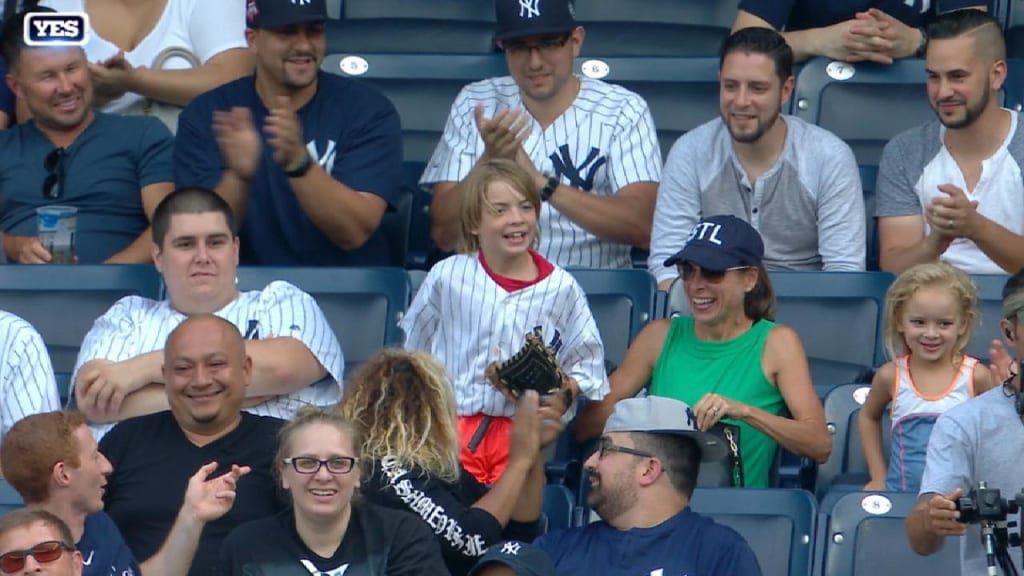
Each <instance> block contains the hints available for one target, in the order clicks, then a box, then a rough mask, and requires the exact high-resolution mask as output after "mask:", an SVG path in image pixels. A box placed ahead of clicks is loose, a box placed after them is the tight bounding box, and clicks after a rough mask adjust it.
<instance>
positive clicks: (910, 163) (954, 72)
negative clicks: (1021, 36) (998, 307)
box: [875, 10, 1024, 274]
mask: <svg viewBox="0 0 1024 576" xmlns="http://www.w3.org/2000/svg"><path fill="white" fill-rule="evenodd" d="M928 38H929V40H928V46H927V50H926V55H925V66H926V68H927V73H928V84H927V86H928V101H929V103H930V104H931V106H932V108H933V109H934V110H935V114H936V116H937V118H938V119H937V121H932V122H929V123H927V124H925V125H923V126H918V127H915V128H911V129H910V130H907V131H906V132H903V133H902V134H900V135H898V136H896V137H895V138H893V139H892V140H891V141H890V142H889V143H888V144H887V145H886V147H885V151H884V152H883V153H882V162H881V165H880V167H879V172H878V187H877V191H876V194H877V204H876V209H875V215H876V216H877V217H878V232H879V242H880V246H881V254H880V256H881V266H882V269H883V270H887V271H890V272H896V273H899V272H902V271H903V270H906V269H907V268H909V267H911V266H913V265H914V264H918V263H921V262H931V261H935V260H942V261H945V262H948V263H950V264H952V265H954V266H956V267H958V268H960V269H961V270H963V271H965V272H968V273H971V274H999V273H1003V272H1004V271H1005V272H1016V271H1017V270H1020V269H1021V267H1024V236H1022V234H1024V180H1022V178H1021V168H1022V166H1024V130H1021V123H1022V118H1021V116H1020V114H1019V113H1018V112H1016V111H1014V110H1007V109H1004V108H1002V107H1000V105H999V90H1000V88H1002V86H1003V82H1004V81H1005V80H1006V61H1005V58H1006V43H1005V41H1004V38H1003V33H1002V29H1001V28H1000V27H999V21H998V20H996V19H995V18H993V17H992V16H990V15H989V14H987V13H985V12H982V11H979V10H958V11H955V12H950V13H948V14H943V15H942V16H940V17H938V18H936V19H935V20H934V21H933V22H932V24H931V25H929V27H928ZM1018 132H1019V133H1018Z"/></svg>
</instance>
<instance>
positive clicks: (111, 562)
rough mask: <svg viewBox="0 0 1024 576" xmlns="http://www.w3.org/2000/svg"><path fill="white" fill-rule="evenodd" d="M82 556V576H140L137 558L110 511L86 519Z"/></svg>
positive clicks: (80, 545)
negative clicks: (108, 514)
mask: <svg viewBox="0 0 1024 576" xmlns="http://www.w3.org/2000/svg"><path fill="white" fill-rule="evenodd" d="M77 546H78V550H79V552H81V553H82V564H83V566H82V576H140V575H141V574H142V571H141V570H140V569H139V563H138V562H136V561H135V556H134V555H133V554H132V551H131V550H130V549H129V548H128V545H127V544H125V542H124V538H122V537H121V531H120V530H118V529H117V525H115V524H114V521H113V520H112V519H111V518H110V516H107V513H106V512H96V513H95V514H90V515H88V516H86V517H85V530H84V531H83V533H82V539H81V540H79V541H78V545H77Z"/></svg>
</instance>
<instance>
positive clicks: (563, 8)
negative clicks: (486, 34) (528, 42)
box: [494, 0, 576, 41]
mask: <svg viewBox="0 0 1024 576" xmlns="http://www.w3.org/2000/svg"><path fill="white" fill-rule="evenodd" d="M494 12H495V15H496V16H497V19H498V31H497V32H495V34H494V40H495V41H501V40H509V39H512V38H523V37H526V36H539V35H542V34H562V33H565V32H572V30H573V29H574V28H576V11H575V8H574V7H573V0H497V2H495V4H494Z"/></svg>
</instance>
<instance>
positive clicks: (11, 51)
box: [0, 9, 173, 264]
mask: <svg viewBox="0 0 1024 576" xmlns="http://www.w3.org/2000/svg"><path fill="white" fill-rule="evenodd" d="M32 11H33V12H44V11H49V12H52V10H48V9H34V10H32ZM26 14H27V12H19V13H17V14H14V15H12V16H10V17H9V18H7V20H6V21H5V22H4V30H3V56H4V59H5V60H6V61H7V65H8V66H9V70H8V73H7V75H6V81H7V85H8V87H10V89H11V91H12V92H13V93H14V94H15V95H16V96H17V97H18V99H19V100H20V101H22V102H24V104H25V107H26V108H27V109H28V110H29V111H30V112H31V113H32V119H31V120H29V121H27V122H24V123H22V124H18V125H16V126H13V127H11V128H9V129H7V130H0V150H2V151H3V153H2V154H0V198H3V200H4V201H3V204H2V206H0V231H2V232H3V233H4V234H3V237H2V239H3V248H4V253H5V254H6V257H7V260H8V261H10V262H22V263H34V264H41V263H48V262H51V261H53V254H51V253H50V250H48V249H47V248H46V247H44V246H43V245H42V243H40V241H39V238H38V237H37V225H36V208H39V207H42V206H50V205H55V204H60V205H68V206H73V207H75V208H77V209H78V214H77V229H76V233H75V257H76V258H77V261H78V262H81V263H101V262H107V263H121V264H124V263H132V262H149V261H150V252H149V245H150V229H149V217H150V216H151V215H152V214H153V210H154V209H156V205H157V204H158V203H159V202H160V200H161V199H162V198H163V197H164V196H166V195H167V194H169V193H170V191H171V190H172V184H171V179H172V168H171V160H172V148H173V138H172V137H171V133H170V131H168V130H167V127H166V126H164V125H163V124H161V122H160V121H159V120H157V119H156V118H148V117H144V116H116V115H109V114H101V113H97V112H94V111H93V109H92V105H93V88H92V83H91V81H90V79H89V66H88V64H89V63H88V61H87V60H86V58H85V52H83V51H82V48H81V47H79V46H64V47H53V46H38V47H33V46H28V45H26V43H25V38H24V37H23V35H24V32H23V30H24V24H25V16H26Z"/></svg>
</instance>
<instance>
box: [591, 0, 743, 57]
mask: <svg viewBox="0 0 1024 576" xmlns="http://www.w3.org/2000/svg"><path fill="white" fill-rule="evenodd" d="M738 5H739V2H738V0H684V1H680V0H630V1H628V2H623V1H622V0H577V2H576V20H577V21H578V22H579V23H580V24H582V25H583V26H584V28H586V31H587V35H586V39H585V41H584V42H583V55H584V56H591V55H597V56H688V57H692V56H717V55H718V49H719V47H720V46H721V44H722V40H724V39H725V37H726V36H728V34H729V29H730V28H732V21H733V19H734V18H736V7H737V6H738Z"/></svg>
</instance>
